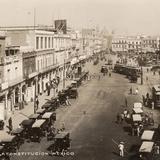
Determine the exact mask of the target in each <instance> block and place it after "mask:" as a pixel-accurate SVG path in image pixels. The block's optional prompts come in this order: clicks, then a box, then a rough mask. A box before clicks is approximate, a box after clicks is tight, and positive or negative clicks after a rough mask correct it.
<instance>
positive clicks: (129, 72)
mask: <svg viewBox="0 0 160 160" xmlns="http://www.w3.org/2000/svg"><path fill="white" fill-rule="evenodd" d="M114 72H115V73H119V74H122V75H125V76H126V77H127V78H128V79H129V80H130V81H131V82H137V79H138V77H140V75H141V70H140V68H139V67H134V66H125V65H123V64H116V65H115V66H114Z"/></svg>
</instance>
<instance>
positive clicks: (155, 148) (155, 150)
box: [154, 144, 159, 154]
mask: <svg viewBox="0 0 160 160" xmlns="http://www.w3.org/2000/svg"><path fill="white" fill-rule="evenodd" d="M154 152H155V154H159V146H158V145H157V144H155V145H154Z"/></svg>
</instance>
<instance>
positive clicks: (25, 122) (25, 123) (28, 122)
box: [20, 119, 35, 139]
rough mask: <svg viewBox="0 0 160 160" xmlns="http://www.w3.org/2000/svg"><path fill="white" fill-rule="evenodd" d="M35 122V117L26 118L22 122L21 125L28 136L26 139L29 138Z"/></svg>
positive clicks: (25, 135) (25, 136)
mask: <svg viewBox="0 0 160 160" xmlns="http://www.w3.org/2000/svg"><path fill="white" fill-rule="evenodd" d="M34 122H35V120H33V119H25V120H23V121H22V122H21V123H20V126H21V127H22V128H24V138H26V139H28V138H29V132H30V130H31V128H32V125H33V123H34Z"/></svg>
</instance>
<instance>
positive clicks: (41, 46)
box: [41, 37, 43, 49]
mask: <svg viewBox="0 0 160 160" xmlns="http://www.w3.org/2000/svg"><path fill="white" fill-rule="evenodd" d="M41 49H43V37H41Z"/></svg>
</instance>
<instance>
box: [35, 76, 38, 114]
mask: <svg viewBox="0 0 160 160" xmlns="http://www.w3.org/2000/svg"><path fill="white" fill-rule="evenodd" d="M34 85H35V88H34V113H36V110H37V107H38V106H37V103H36V97H37V94H36V92H37V80H36V79H35V80H34Z"/></svg>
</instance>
